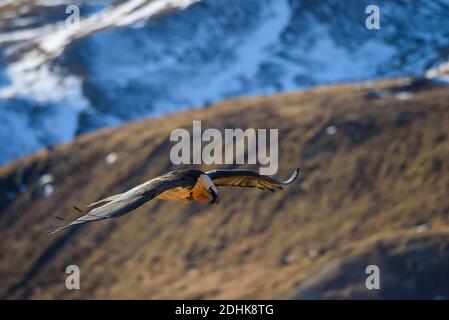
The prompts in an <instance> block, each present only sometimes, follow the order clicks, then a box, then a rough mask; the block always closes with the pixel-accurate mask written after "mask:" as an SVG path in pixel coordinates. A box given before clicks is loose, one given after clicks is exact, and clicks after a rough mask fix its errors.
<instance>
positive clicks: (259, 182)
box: [206, 169, 299, 192]
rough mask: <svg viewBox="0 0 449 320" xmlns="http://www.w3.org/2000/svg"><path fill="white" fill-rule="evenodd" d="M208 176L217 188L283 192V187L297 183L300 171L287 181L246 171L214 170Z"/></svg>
mask: <svg viewBox="0 0 449 320" xmlns="http://www.w3.org/2000/svg"><path fill="white" fill-rule="evenodd" d="M206 174H207V175H208V176H209V178H211V180H212V182H213V183H214V184H215V185H216V186H217V187H218V186H219V187H221V186H233V187H248V188H259V189H263V190H270V191H272V192H274V191H275V189H281V190H282V189H283V188H282V186H285V185H289V184H292V183H293V182H295V181H296V179H297V178H298V175H299V169H296V170H295V171H294V172H293V174H292V175H291V176H290V178H289V179H288V180H286V181H278V180H276V179H274V178H271V177H269V176H264V175H260V174H259V173H257V172H255V171H251V170H245V169H227V170H226V169H225V170H212V171H208V172H206Z"/></svg>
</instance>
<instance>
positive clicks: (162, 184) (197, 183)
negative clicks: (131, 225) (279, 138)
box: [49, 169, 299, 234]
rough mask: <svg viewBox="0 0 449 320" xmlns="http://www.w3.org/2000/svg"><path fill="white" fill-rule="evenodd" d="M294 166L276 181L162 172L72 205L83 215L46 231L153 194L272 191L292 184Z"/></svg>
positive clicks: (239, 174)
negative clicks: (229, 189) (228, 188)
mask: <svg viewBox="0 0 449 320" xmlns="http://www.w3.org/2000/svg"><path fill="white" fill-rule="evenodd" d="M298 174H299V169H296V170H295V171H294V172H293V174H292V175H291V177H290V178H289V179H288V180H287V181H277V180H275V179H273V178H270V177H268V176H264V175H260V174H259V173H257V172H255V171H251V170H245V169H225V170H212V171H207V172H203V171H200V170H178V171H171V172H168V173H165V174H163V175H161V176H159V177H156V178H154V179H151V180H149V181H147V182H145V183H143V184H141V185H138V186H137V187H134V188H132V189H131V190H128V191H126V192H124V193H120V194H116V195H113V196H110V197H108V198H105V199H102V200H99V201H97V202H94V203H91V204H89V205H87V206H86V209H85V210H81V209H79V208H78V207H74V208H75V209H76V210H77V211H79V212H80V213H81V214H83V215H82V216H80V217H79V218H78V219H76V220H74V221H72V222H71V223H69V224H67V225H64V226H60V227H57V228H55V229H53V230H51V231H50V233H49V234H55V233H57V232H59V231H61V230H63V229H66V228H69V227H73V226H76V225H79V224H84V223H87V222H92V221H97V220H103V219H109V218H116V217H119V216H122V215H124V214H127V213H128V212H131V211H132V210H134V209H136V208H138V207H140V206H141V205H143V204H144V203H145V202H147V201H150V200H152V199H154V198H156V199H161V200H183V201H199V202H209V203H216V204H218V203H219V199H218V190H217V187H222V186H235V187H250V188H259V189H262V190H270V191H272V192H274V190H275V188H277V189H281V190H282V189H283V188H282V186H283V185H289V184H292V183H293V182H294V181H295V180H296V178H297V177H298Z"/></svg>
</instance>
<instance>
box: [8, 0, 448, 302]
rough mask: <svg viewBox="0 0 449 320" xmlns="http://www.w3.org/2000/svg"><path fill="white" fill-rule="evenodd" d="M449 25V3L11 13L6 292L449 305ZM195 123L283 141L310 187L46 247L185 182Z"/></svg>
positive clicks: (250, 2) (154, 4) (126, 224)
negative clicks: (118, 206)
mask: <svg viewBox="0 0 449 320" xmlns="http://www.w3.org/2000/svg"><path fill="white" fill-rule="evenodd" d="M373 4H374V5H377V6H378V8H379V10H380V29H378V30H376V29H371V30H369V29H367V28H366V25H365V21H366V19H367V17H368V16H369V15H370V14H369V13H366V11H365V10H366V8H367V6H368V5H373ZM73 6H76V7H73ZM74 8H75V9H76V8H78V9H79V14H80V18H79V25H77V26H75V27H74V26H73V25H67V19H68V18H69V17H73V16H72V14H73V13H74V11H73V10H74ZM67 9H70V10H69V11H67ZM448 18H449V1H448V0H435V1H419V0H416V1H415V0H410V1H402V0H395V1H364V0H345V1H341V0H338V1H337V0H335V1H334V0H329V1H319V2H317V1H312V0H204V1H198V0H153V1H151V0H129V1H118V0H117V1H114V0H96V1H81V0H80V1H75V0H3V1H0V110H1V112H0V124H1V125H0V146H1V151H0V164H1V165H2V166H1V167H0V232H1V233H0V234H1V237H2V239H3V241H2V243H1V244H0V259H1V264H0V265H1V267H0V268H1V269H0V277H1V278H0V296H1V297H2V298H3V299H14V298H46V299H50V298H114V299H117V298H139V299H147V298H191V299H200V298H323V299H328V298H332V299H334V298H338V299H339V298H382V299H388V298H425V299H447V298H449V282H448V281H449V280H448V277H447V274H448V272H449V264H448V261H449V241H448V240H447V239H449V238H448V235H449V229H448V227H449V224H448V213H449V201H448V200H447V194H448V191H449V173H448V172H449V163H448V159H449V143H448V140H447V135H448V134H449V131H448V128H447V127H448V126H447V123H449V111H448V107H449V105H448V103H449V102H448V101H449V100H448V99H449V92H448V87H447V86H448V83H449V62H448V57H449V19H448ZM70 21H73V20H70ZM190 109H191V110H190ZM135 120H139V121H135ZM192 120H202V121H203V124H204V128H206V127H214V128H219V129H224V128H279V130H280V132H279V137H280V143H279V144H280V155H279V157H280V170H279V175H280V176H282V178H283V177H286V176H287V175H288V174H289V173H290V172H291V171H292V169H293V168H294V167H296V166H298V165H299V166H300V167H301V169H302V176H301V179H302V180H301V181H302V182H301V186H294V187H292V188H289V189H288V190H286V191H284V192H281V193H276V194H275V195H271V194H270V195H266V194H263V193H261V192H258V191H255V190H245V191H240V192H239V191H238V190H227V191H226V193H225V194H224V196H223V198H222V201H223V202H222V204H221V206H220V207H214V208H209V207H207V206H201V205H199V204H179V203H174V204H173V203H161V202H154V203H152V204H150V205H148V206H145V207H143V208H140V209H139V210H137V212H136V213H134V214H132V215H129V216H126V217H123V218H120V219H118V220H114V221H106V222H100V223H99V224H96V225H93V226H91V225H89V226H86V227H85V228H80V229H73V230H69V231H67V232H66V233H64V234H61V235H58V236H56V237H48V236H47V235H46V234H45V231H46V230H47V229H49V228H50V227H51V226H53V225H54V224H55V223H58V222H57V221H55V220H54V216H56V215H61V216H64V217H67V218H74V217H75V216H76V215H75V214H74V213H73V212H72V211H73V210H72V209H71V208H72V205H74V204H78V203H80V204H84V203H89V202H92V201H95V200H97V199H99V198H101V197H104V196H108V195H110V194H114V193H118V192H122V191H124V190H126V189H127V188H129V187H132V186H133V185H136V184H138V183H141V182H142V181H145V180H147V179H149V178H151V177H154V176H156V175H158V174H161V173H163V172H165V171H167V170H170V169H179V167H176V166H173V165H172V164H171V163H170V160H169V152H170V147H171V144H170V143H169V134H170V132H171V130H172V129H174V128H178V127H184V128H187V129H190V128H191V123H192ZM100 129H101V130H100ZM200 168H201V169H204V170H208V169H212V168H209V167H207V166H200ZM254 168H257V167H254ZM228 192H229V193H228ZM70 264H75V265H78V266H79V267H80V270H81V287H82V290H75V291H70V290H67V289H66V288H65V287H64V281H65V277H66V276H67V275H66V274H65V273H64V270H65V267H66V266H67V265H70ZM370 264H376V265H379V267H380V270H381V276H382V278H381V279H383V280H382V281H383V282H382V287H381V290H367V289H366V287H365V279H366V277H367V275H366V274H365V268H366V266H367V265H370Z"/></svg>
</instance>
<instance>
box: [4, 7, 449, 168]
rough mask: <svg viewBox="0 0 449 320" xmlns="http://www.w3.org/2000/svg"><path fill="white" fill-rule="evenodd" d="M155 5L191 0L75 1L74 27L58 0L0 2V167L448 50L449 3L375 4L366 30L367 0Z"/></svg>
mask: <svg viewBox="0 0 449 320" xmlns="http://www.w3.org/2000/svg"><path fill="white" fill-rule="evenodd" d="M155 2H157V3H159V4H161V3H172V4H175V3H177V4H179V5H180V6H181V7H182V6H185V5H187V4H192V3H194V2H195V1H191V0H158V1H150V0H130V1H113V2H112V1H101V2H100V3H97V2H92V1H79V4H80V14H81V21H82V23H81V29H80V30H70V29H67V28H65V23H64V19H66V18H67V17H68V14H66V13H65V7H66V3H65V1H63V0H61V1H51V2H50V3H53V6H50V5H48V6H50V7H47V6H42V5H39V3H42V2H41V1H31V0H22V1H21V2H16V1H14V2H13V3H14V4H15V3H21V4H22V5H17V6H16V8H15V9H14V10H13V11H10V10H12V9H9V10H6V9H7V8H4V7H2V5H1V4H0V18H1V19H0V20H1V21H0V47H2V48H4V49H0V108H1V109H2V113H0V122H3V123H6V124H8V125H6V126H2V127H0V142H3V141H5V142H10V143H11V144H12V145H13V146H11V147H10V148H8V150H6V151H4V152H3V153H1V154H0V163H5V162H7V161H9V160H12V159H16V158H18V157H20V156H23V155H26V154H29V153H31V152H33V151H36V150H37V149H39V148H41V147H46V146H52V145H53V144H55V143H58V142H68V141H70V140H71V139H73V138H74V137H75V136H77V135H79V134H82V133H86V132H90V131H93V130H97V129H99V128H104V127H108V126H114V125H118V124H122V123H125V122H127V121H130V120H136V119H140V118H143V117H146V116H149V115H160V114H165V113H169V112H174V111H179V110H183V109H187V108H191V107H193V106H201V105H208V104H210V103H213V102H216V101H220V100H223V99H227V98H231V97H237V96H242V95H259V94H268V93H274V92H280V91H288V90H294V89H297V88H308V87H311V86H316V85H320V84H329V83H336V82H342V81H344V82H348V81H361V80H373V79H379V78H385V77H398V76H409V75H414V76H421V75H423V74H424V73H425V72H426V70H428V69H429V68H430V67H433V66H436V65H439V64H440V63H442V62H445V61H447V59H448V56H449V40H448V39H449V22H448V21H449V20H448V19H447V17H448V16H449V0H434V1H419V0H416V1H387V0H379V1H376V4H377V5H378V6H379V9H380V14H381V29H380V30H367V29H366V27H365V19H366V18H367V16H368V15H367V14H366V13H365V9H366V7H367V6H368V5H371V4H373V3H372V1H368V0H363V1H344V2H342V1H338V0H330V1H326V2H325V3H320V2H317V1H312V0H301V1H299V0H232V1H231V0H214V1H200V2H198V3H196V4H194V5H192V6H191V7H188V8H187V9H186V10H184V11H182V12H179V13H176V14H172V15H169V16H167V17H165V18H163V19H158V20H154V19H150V18H153V15H152V13H154V12H155V11H154V10H150V9H151V8H153V7H152V3H155ZM13 3H11V2H10V3H9V7H14V4H13ZM30 3H34V6H30ZM25 4H27V5H25ZM109 5H111V7H109ZM14 14H16V15H18V17H15V16H14ZM11 16H13V18H11ZM158 16H159V15H158ZM8 17H9V18H8ZM146 19H150V22H148V23H145V21H146ZM4 21H6V22H4ZM27 22H28V24H27ZM100 31H101V32H100ZM14 39H15V40H14ZM192 75H194V76H192ZM55 124H63V125H55Z"/></svg>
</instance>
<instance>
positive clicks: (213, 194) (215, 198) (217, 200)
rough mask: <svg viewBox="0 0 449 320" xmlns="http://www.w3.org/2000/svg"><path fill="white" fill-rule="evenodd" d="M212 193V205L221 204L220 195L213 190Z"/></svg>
mask: <svg viewBox="0 0 449 320" xmlns="http://www.w3.org/2000/svg"><path fill="white" fill-rule="evenodd" d="M211 191H212V192H211V193H212V201H211V202H210V203H215V204H219V203H220V199H219V198H218V194H216V193H215V192H214V191H213V190H211Z"/></svg>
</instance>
